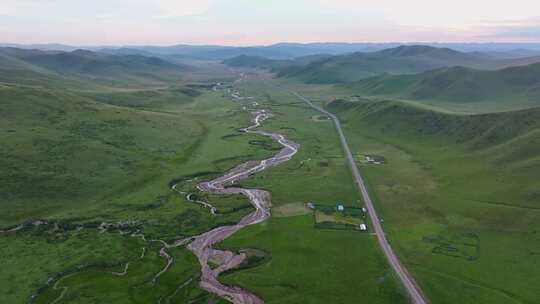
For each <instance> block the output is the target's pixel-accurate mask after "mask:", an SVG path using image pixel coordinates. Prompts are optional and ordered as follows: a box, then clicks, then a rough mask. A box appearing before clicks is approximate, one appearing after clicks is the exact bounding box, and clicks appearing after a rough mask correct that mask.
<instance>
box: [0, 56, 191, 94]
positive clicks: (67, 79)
mask: <svg viewBox="0 0 540 304" xmlns="http://www.w3.org/2000/svg"><path fill="white" fill-rule="evenodd" d="M189 70H190V68H189V67H188V66H185V65H179V64H174V63H171V62H168V61H165V60H163V59H159V58H156V57H146V56H142V55H109V54H102V53H96V52H91V51H85V50H75V51H73V52H61V51H40V50H23V49H16V48H0V81H2V82H4V83H12V84H28V85H43V86H51V85H54V84H58V86H61V84H64V85H71V86H77V87H84V86H86V87H91V86H92V85H101V86H126V85H128V84H129V85H130V86H135V85H159V84H164V83H167V82H171V81H178V80H179V79H181V78H182V77H183V75H184V74H185V73H186V72H188V71H189Z"/></svg>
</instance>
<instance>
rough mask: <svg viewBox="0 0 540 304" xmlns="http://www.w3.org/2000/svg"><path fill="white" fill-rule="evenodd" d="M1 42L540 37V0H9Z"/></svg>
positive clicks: (0, 25) (4, 4)
mask: <svg viewBox="0 0 540 304" xmlns="http://www.w3.org/2000/svg"><path fill="white" fill-rule="evenodd" d="M0 42H2V43H25V44H30V43H64V44H71V45H142V44H144V45H172V44H180V43H182V44H220V45H266V44H272V43H277V42H540V1H538V0H536V1H534V0H512V1H503V0H489V1H488V0H452V1H439V0H431V1H429V0H392V1H390V0H369V1H368V0H0Z"/></svg>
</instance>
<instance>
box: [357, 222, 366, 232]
mask: <svg viewBox="0 0 540 304" xmlns="http://www.w3.org/2000/svg"><path fill="white" fill-rule="evenodd" d="M358 227H359V228H360V231H366V230H367V226H366V224H360V225H359V226H358Z"/></svg>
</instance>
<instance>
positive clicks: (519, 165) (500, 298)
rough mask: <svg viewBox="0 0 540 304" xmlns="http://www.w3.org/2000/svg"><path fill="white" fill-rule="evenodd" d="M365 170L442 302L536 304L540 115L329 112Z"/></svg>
mask: <svg viewBox="0 0 540 304" xmlns="http://www.w3.org/2000/svg"><path fill="white" fill-rule="evenodd" d="M328 108H329V109H330V110H332V111H334V112H336V113H337V114H338V115H339V117H340V118H341V120H342V122H343V124H344V127H345V131H346V134H347V136H348V139H349V142H350V145H351V146H352V149H353V150H354V153H358V154H375V155H381V156H383V157H385V159H386V160H387V161H388V162H387V163H385V164H383V165H380V166H370V165H364V166H362V170H363V172H364V174H365V175H366V178H367V181H368V183H369V187H370V189H371V193H372V196H373V198H374V199H375V202H376V207H377V209H378V211H379V213H380V215H381V217H382V218H384V226H385V230H386V232H387V235H388V238H389V240H390V242H391V243H392V245H393V247H394V249H395V250H396V251H397V253H398V254H399V256H400V258H401V259H402V260H403V262H404V263H405V264H406V265H407V266H408V267H409V270H410V271H411V272H412V273H413V275H414V276H415V277H416V279H417V280H418V281H419V283H420V285H421V286H422V287H423V289H424V291H425V292H426V293H427V295H428V297H429V298H430V300H431V301H432V302H433V303H456V302H459V303H536V302H538V299H540V293H538V289H537V288H536V286H538V284H539V283H540V273H539V272H538V267H539V265H540V237H539V234H538V233H539V231H540V226H539V224H538V223H539V216H540V205H539V203H540V196H539V195H540V193H539V191H538V189H540V183H539V180H540V178H539V177H540V176H539V172H540V170H539V169H540V158H539V155H540V150H539V147H540V142H539V140H538V138H539V136H538V135H539V133H538V130H539V127H540V126H539V124H538V122H539V121H540V120H539V118H540V111H539V109H538V108H535V109H529V110H521V111H512V112H501V113H492V114H481V115H456V114H448V113H442V112H435V111H432V110H428V109H425V108H421V107H415V106H411V105H410V104H408V103H400V102H395V101H383V102H344V101H338V102H333V103H330V104H329V105H328Z"/></svg>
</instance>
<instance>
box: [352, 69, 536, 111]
mask: <svg viewBox="0 0 540 304" xmlns="http://www.w3.org/2000/svg"><path fill="white" fill-rule="evenodd" d="M345 87H346V88H348V89H350V90H352V91H353V92H355V93H357V94H359V95H369V96H392V97H399V98H404V99H414V100H440V101H449V102H455V103H468V102H506V103H521V102H525V103H530V104H538V102H540V63H537V64H532V65H527V66H519V67H511V68H506V69H501V70H496V71H481V70H474V69H469V68H463V67H454V68H445V69H439V70H435V71H429V72H425V73H421V74H417V75H400V76H396V75H381V76H377V77H372V78H368V79H365V80H361V81H358V82H355V83H353V84H349V85H346V86H345Z"/></svg>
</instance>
